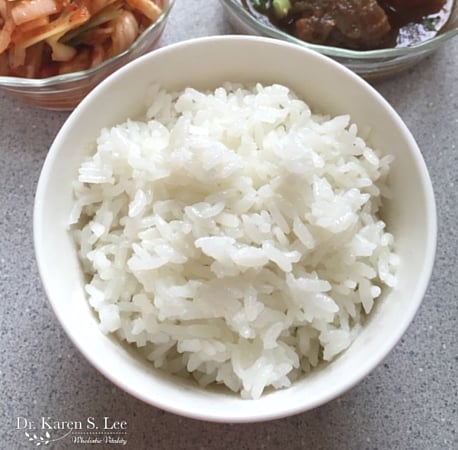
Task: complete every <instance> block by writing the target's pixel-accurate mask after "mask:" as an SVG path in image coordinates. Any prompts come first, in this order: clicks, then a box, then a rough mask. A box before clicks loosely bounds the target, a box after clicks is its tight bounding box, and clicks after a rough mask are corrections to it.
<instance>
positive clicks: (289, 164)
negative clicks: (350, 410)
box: [71, 84, 399, 398]
mask: <svg viewBox="0 0 458 450" xmlns="http://www.w3.org/2000/svg"><path fill="white" fill-rule="evenodd" d="M151 98H152V99H153V100H152V102H151V105H150V106H149V108H148V110H147V112H146V115H145V117H143V118H141V120H127V121H126V122H125V123H122V124H120V125H117V126H114V127H113V128H109V129H108V128H107V129H103V130H102V131H101V133H100V136H99V137H98V139H97V144H96V148H94V155H93V156H92V157H91V158H89V159H88V160H87V161H85V162H84V163H83V164H82V165H81V168H80V170H79V178H78V181H76V182H75V184H74V193H75V197H76V200H75V204H74V210H73V212H72V218H71V222H72V229H73V233H74V236H75V239H76V242H77V245H78V249H79V255H80V258H81V261H82V265H83V268H84V272H85V273H86V274H87V276H88V281H89V282H88V284H87V285H86V291H87V295H88V299H89V303H90V305H91V306H92V307H93V308H94V309H95V310H96V311H97V313H98V317H99V319H100V328H101V330H102V331H103V332H104V333H115V334H116V335H117V336H118V337H119V338H120V339H121V340H125V341H127V342H129V343H132V344H134V345H136V346H137V347H138V348H139V350H140V351H141V352H142V354H144V356H145V357H146V358H147V359H149V360H150V361H151V362H152V363H153V364H154V366H156V367H160V368H162V369H164V370H166V371H168V372H171V373H176V374H180V375H182V374H187V375H189V374H191V375H192V376H193V377H194V378H195V379H196V380H197V381H198V382H199V383H200V384H201V385H203V386H206V385H208V384H210V383H223V384H225V385H226V386H227V387H228V388H229V389H231V390H233V391H235V392H240V394H241V395H242V397H244V398H258V397H259V396H260V395H261V394H262V393H263V391H264V389H265V388H267V387H269V386H270V387H273V388H283V387H287V386H290V384H291V383H292V382H293V381H294V380H296V379H297V378H298V377H300V376H301V375H302V374H304V373H306V372H309V371H310V370H312V369H313V368H314V367H316V366H317V365H318V364H319V363H320V361H323V360H324V361H330V360H332V359H333V358H334V357H335V356H336V355H338V354H339V353H340V352H342V351H343V350H345V349H346V348H347V347H348V346H349V345H350V343H351V342H352V340H353V339H354V337H355V335H356V334H357V333H358V331H359V329H360V328H361V325H362V322H363V320H364V318H365V316H366V315H367V314H368V313H369V312H370V311H371V309H372V307H373V304H374V301H375V300H376V299H377V298H378V297H380V296H381V294H382V292H383V291H384V290H385V289H387V288H390V287H392V286H394V285H395V283H396V267H397V266H398V264H399V260H398V257H397V256H396V254H395V253H394V250H393V248H394V243H393V236H392V235H391V234H390V233H388V232H387V231H386V230H385V223H384V222H383V221H382V220H381V218H380V217H379V216H378V211H379V208H380V206H381V200H382V198H383V197H384V196H386V195H387V189H386V186H385V181H386V176H387V174H388V171H389V164H390V162H391V161H392V157H391V156H389V155H385V156H383V155H381V154H380V153H379V152H377V151H376V150H374V149H372V148H370V147H369V146H368V145H367V144H366V142H365V141H364V140H363V138H362V137H360V136H359V135H358V130H357V127H356V125H354V124H351V121H350V117H349V116H348V115H343V116H338V117H328V116H323V115H317V114H314V113H312V112H311V110H310V108H309V107H308V106H307V104H306V103H304V102H303V101H302V100H300V99H298V98H297V97H296V96H295V94H294V93H293V92H291V91H290V90H289V89H288V88H286V87H284V86H281V85H272V86H265V87H264V86H262V85H260V84H257V85H255V86H250V87H246V86H241V85H234V84H225V85H224V86H223V87H219V88H217V89H215V90H214V91H212V92H200V91H197V90H195V89H192V88H187V89H185V90H184V91H182V92H167V91H165V90H161V89H159V88H157V87H156V88H154V89H153V90H152V92H151Z"/></svg>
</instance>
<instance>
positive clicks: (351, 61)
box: [220, 0, 458, 79]
mask: <svg viewBox="0 0 458 450" xmlns="http://www.w3.org/2000/svg"><path fill="white" fill-rule="evenodd" d="M220 1H221V4H222V6H223V8H224V10H225V13H226V16H227V18H228V20H229V22H230V23H231V24H232V26H233V27H234V29H235V30H236V31H237V32H239V33H242V34H254V35H260V36H267V37H272V38H276V39H281V40H283V41H288V42H293V43H296V44H298V45H301V46H303V47H307V48H310V49H312V50H315V51H318V52H319V53H322V54H324V55H327V56H329V57H331V58H333V59H335V60H336V61H338V62H340V63H342V64H344V65H345V66H347V67H348V68H349V69H351V70H352V71H354V72H356V73H358V74H359V75H361V76H362V77H364V78H366V79H373V78H379V77H384V76H391V75H394V74H396V73H399V72H401V71H403V70H405V69H407V68H409V67H411V66H413V65H414V64H416V63H418V62H419V61H420V60H421V59H423V58H424V57H425V56H427V55H429V54H430V53H432V52H433V51H434V50H436V49H437V48H439V47H440V46H441V45H443V44H444V43H445V42H446V41H448V40H449V39H451V38H452V37H454V36H456V35H457V34H458V2H457V1H455V2H454V3H453V6H452V11H451V16H450V19H449V20H448V21H447V23H446V25H445V26H444V27H443V28H442V29H441V31H440V32H439V33H438V34H437V35H436V36H435V37H434V38H432V39H429V40H426V41H424V42H422V43H421V44H417V45H413V46H410V47H403V48H387V49H380V50H365V51H361V50H348V49H344V48H339V47H332V46H326V45H318V44H310V43H307V42H304V41H302V40H300V39H297V38H295V37H293V36H292V35H290V34H288V33H286V32H283V31H281V30H279V29H278V28H275V27H274V26H273V25H269V24H268V23H267V21H266V22H261V21H259V20H258V19H256V18H255V17H254V16H253V15H252V14H251V13H250V12H249V11H247V9H245V7H244V6H243V5H242V3H241V0H220Z"/></svg>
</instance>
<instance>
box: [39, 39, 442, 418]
mask: <svg viewBox="0 0 458 450" xmlns="http://www.w3.org/2000/svg"><path fill="white" fill-rule="evenodd" d="M224 41H234V42H236V43H237V44H238V45H243V44H244V43H246V42H248V41H250V42H251V41H257V42H260V43H265V44H268V45H275V46H278V47H283V48H286V47H289V48H291V49H294V50H295V51H299V52H303V53H307V54H309V56H313V58H315V59H317V60H322V61H323V62H326V64H328V65H333V66H334V68H335V69H336V70H338V71H341V72H344V73H345V76H347V77H350V78H353V80H354V82H356V83H359V84H360V86H362V87H363V88H364V89H366V90H368V91H369V92H370V95H372V96H375V98H376V99H377V101H379V102H381V104H382V105H383V107H384V108H388V112H389V114H391V115H392V116H395V117H396V118H398V119H399V120H400V122H399V126H400V128H401V130H402V132H403V133H404V134H405V135H406V138H407V139H408V142H409V148H412V152H413V153H414V155H415V157H416V161H417V162H418V169H419V171H420V176H421V180H422V188H423V189H424V195H425V197H426V205H425V208H426V213H427V218H426V220H425V224H426V227H427V229H428V231H429V234H428V237H427V239H426V241H427V243H426V246H425V255H426V256H425V258H424V262H423V264H422V266H421V274H420V275H421V276H420V277H419V279H418V283H417V285H416V289H415V293H416V295H415V297H414V301H413V302H411V304H410V306H409V308H406V311H407V313H406V314H405V317H404V318H403V321H402V322H400V323H399V324H398V326H397V327H396V329H395V330H394V331H395V332H394V333H392V334H391V335H390V336H389V337H388V338H387V339H386V340H385V341H384V343H383V345H382V346H381V347H378V348H377V351H374V352H373V354H372V355H371V357H370V358H368V359H367V360H366V361H365V362H364V364H363V367H360V368H359V370H358V373H357V376H352V377H350V378H348V379H346V380H344V381H342V383H339V384H338V385H337V386H332V387H331V388H330V389H329V391H328V392H327V393H326V395H323V396H321V397H320V398H319V399H318V400H316V401H314V402H309V403H308V404H307V405H306V406H304V404H303V403H298V402H296V403H294V404H287V405H279V409H278V410H275V411H271V410H265V409H263V410H262V412H257V413H253V412H252V410H251V409H250V408H247V410H244V409H243V408H242V409H243V410H240V411H238V412H237V414H234V413H233V414H230V413H227V412H226V411H224V410H222V409H219V410H218V411H219V412H218V413H211V412H208V411H205V410H199V409H198V408H197V407H196V406H195V405H184V406H183V405H182V404H181V403H178V404H176V403H174V402H173V401H171V400H170V401H167V400H164V396H159V398H154V399H152V398H151V397H148V396H147V395H145V394H144V393H142V392H140V391H139V389H138V388H137V387H136V386H135V385H134V384H133V383H129V382H128V381H126V379H125V378H123V377H120V376H118V375H117V373H116V372H113V373H111V372H110V370H109V369H108V368H107V367H106V366H105V365H104V362H103V361H102V360H101V359H100V358H99V359H97V358H96V357H95V355H94V354H92V353H91V352H92V350H91V349H88V348H86V347H84V346H83V345H82V342H81V339H80V338H79V336H80V334H81V332H80V331H78V332H77V331H75V327H76V325H74V324H73V323H70V322H68V323H67V322H64V321H63V320H62V319H61V317H60V316H59V314H58V304H59V303H60V302H61V300H59V299H58V300H56V299H55V297H54V296H53V295H52V291H51V289H50V286H49V283H48V282H47V277H46V274H47V272H48V270H49V269H48V268H47V267H46V265H45V261H44V255H45V253H46V245H45V240H44V239H42V237H43V235H44V230H45V224H44V220H43V217H44V215H45V212H46V209H47V207H46V193H47V190H48V186H47V184H48V179H49V177H50V175H51V174H52V171H53V167H54V163H55V159H56V157H57V155H58V153H59V148H60V145H61V142H60V141H61V140H62V139H63V138H64V137H65V135H66V133H68V130H69V129H70V128H71V127H72V126H73V121H74V120H76V117H77V115H78V114H79V112H80V111H84V109H85V108H86V105H90V104H91V102H92V101H93V98H95V97H97V96H98V95H99V92H101V91H103V90H105V89H106V87H108V86H109V85H110V84H111V82H112V81H114V80H116V79H117V78H119V77H122V76H123V75H124V74H125V73H127V72H130V71H133V70H135V68H136V67H137V66H141V65H142V64H144V61H146V60H147V59H157V58H158V57H159V56H160V55H166V54H167V53H169V52H173V51H174V50H175V49H176V48H180V49H186V48H190V47H191V48H192V47H193V46H196V45H197V46H199V45H206V44H211V45H212V46H214V45H215V44H218V43H220V42H224ZM33 238H34V250H35V257H36V261H37V266H38V271H39V274H40V278H41V282H42V285H43V288H44V291H45V293H46V296H47V298H48V301H49V303H50V304H51V307H52V309H53V311H54V313H55V316H56V318H57V319H58V322H59V323H60V325H61V326H62V327H63V329H64V330H65V332H66V334H67V336H68V337H69V338H70V340H71V341H72V342H73V344H74V345H75V347H76V348H77V349H78V350H79V351H80V353H81V354H82V355H83V356H84V357H85V359H86V360H88V361H89V362H90V364H91V365H92V366H93V367H95V368H96V369H97V370H98V371H99V372H100V373H101V374H102V375H103V376H104V377H106V378H107V379H108V380H110V381H111V382H113V383H114V384H115V385H117V386H118V387H120V388H121V389H122V390H124V391H125V392H127V393H129V394H130V395H132V396H134V397H135V398H137V399H140V400H142V401H144V402H145V403H147V404H149V405H152V406H155V407H159V408H161V409H163V410H165V411H168V412H171V413H174V414H177V415H181V416H185V417H189V418H192V419H198V420H205V421H211V422H220V423H253V422H261V421H268V420H273V419H280V418H283V417H287V416H292V415H295V414H299V413H301V412H305V411H308V410H311V409H313V408H316V407H318V406H321V405H323V404H325V403H327V402H329V401H331V400H333V399H335V398H336V397H338V396H340V395H342V394H343V393H344V392H346V391H348V390H349V389H351V388H352V387H354V386H355V385H356V384H358V383H359V382H361V380H362V379H364V378H365V377H366V376H367V375H368V374H369V373H370V372H371V371H373V370H374V369H375V367H376V366H377V365H378V364H380V363H381V362H382V361H383V359H384V358H385V357H386V356H387V355H388V354H389V353H390V352H391V351H392V350H393V348H394V347H395V345H396V344H397V343H398V342H399V340H400V339H401V337H402V336H403V335H404V333H405V331H406V330H407V328H408V327H409V326H410V324H411V322H412V320H413V318H414V316H415V314H416V313H417V311H418V309H419V307H420V305H421V303H422V300H423V298H424V295H425V292H426V289H427V287H428V285H429V281H430V277H431V274H432V270H433V267H434V261H435V252H436V245H437V213H436V203H435V197H434V193H433V186H432V182H431V179H430V176H429V173H428V169H427V166H426V163H425V161H424V159H423V157H422V154H421V152H420V150H419V148H418V146H417V144H416V141H415V139H414V137H413V136H412V134H411V132H410V131H409V129H408V128H407V125H406V124H405V123H404V121H403V120H402V118H400V116H399V114H398V113H397V112H396V111H395V110H394V108H393V107H392V106H391V105H390V104H389V103H388V101H387V100H386V99H385V98H384V97H383V96H382V95H381V94H380V93H379V92H378V91H377V90H376V89H375V88H373V87H372V86H371V85H370V84H369V83H368V82H366V81H364V80H363V79H362V78H360V77H359V76H358V75H356V74H355V73H354V72H352V71H351V70H350V69H348V68H346V67H345V66H343V65H341V64H339V63H337V62H335V61H333V60H332V59H330V58H328V57H326V56H324V55H321V54H319V53H317V52H315V51H312V50H310V49H307V48H304V47H303V48H298V47H297V46H296V45H294V44H292V43H288V42H284V41H279V40H275V39H272V38H267V37H259V36H243V35H242V36H240V35H222V36H209V37H200V38H194V39H189V40H186V41H181V42H178V43H175V44H171V45H169V46H166V47H163V48H160V49H158V50H157V51H155V52H153V53H149V54H146V55H143V56H141V57H139V58H137V59H135V60H134V61H131V62H129V63H128V64H126V65H125V66H123V67H122V68H121V69H118V70H117V71H116V72H114V73H113V74H111V75H109V76H108V77H107V78H106V79H105V80H104V81H103V82H102V83H101V84H99V85H98V86H96V87H95V88H94V90H93V91H91V93H90V94H88V96H86V97H85V98H84V99H83V101H82V102H81V103H80V104H79V105H78V106H77V107H76V108H75V110H74V111H73V112H72V113H71V114H70V116H69V117H68V118H67V119H66V121H65V123H64V125H63V127H62V128H61V130H60V131H59V132H58V134H57V136H56V137H55V139H54V142H53V144H52V145H51V148H50V151H49V153H48V155H47V157H46V160H45V162H44V164H43V167H42V171H41V174H40V177H39V181H38V185H37V189H36V194H35V202H34V210H33ZM277 392H279V391H277ZM261 399H262V397H261ZM243 401H249V402H254V403H255V404H257V403H256V402H259V400H243ZM305 403H307V402H305Z"/></svg>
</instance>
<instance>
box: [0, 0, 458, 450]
mask: <svg viewBox="0 0 458 450" xmlns="http://www.w3.org/2000/svg"><path fill="white" fill-rule="evenodd" d="M231 32H233V30H232V29H231V28H230V26H229V25H228V24H227V22H226V21H225V17H224V15H223V11H222V8H221V6H220V4H219V2H217V1H216V0H211V1H206V0H193V1H192V2H191V1H189V0H177V3H176V5H175V8H174V11H173V12H172V15H171V18H170V22H169V25H168V27H167V29H166V32H165V35H164V36H163V39H162V45H167V44H171V43H173V42H176V41H180V40H184V39H188V38H193V37H198V36H203V35H212V34H223V33H231ZM374 86H375V87H376V89H378V90H379V91H380V92H381V93H382V94H383V95H384V96H385V97H386V98H387V99H388V101H389V102H391V104H392V105H393V106H394V108H395V109H396V110H397V111H398V112H399V113H400V115H401V116H402V117H403V119H404V120H405V122H406V123H407V125H408V126H409V127H410V129H411V131H412V133H413V135H414V136H415V138H416V139H417V142H418V144H419V146H420V148H421V150H422V152H423V155H424V158H425V160H426V163H427V166H428V168H429V170H430V174H431V177H432V180H433V184H434V188H435V195H436V201H437V208H438V216H439V217H438V219H439V238H438V249H437V256H436V264H435V268H434V272H433V275H432V279H431V282H430V285H429V288H428V291H427V293H426V296H425V298H424V301H423V304H422V306H421V308H420V310H419V312H418V314H417V315H416V317H415V319H414V321H413V323H412V324H411V326H410V327H409V329H408V331H407V332H406V334H405V335H404V337H403V338H402V340H401V341H400V343H399V344H398V345H397V346H396V348H395V349H394V350H393V351H392V352H391V353H390V355H389V356H388V357H387V358H386V360H385V361H384V362H383V363H382V364H380V366H379V367H378V368H376V369H375V370H374V371H373V372H372V373H371V374H370V375H369V376H368V377H367V378H366V379H365V380H364V381H362V382H361V383H360V384H358V385H357V386H356V387H354V388H353V389H352V390H350V391H349V392H347V393H346V394H345V395H343V396H341V397H340V398H338V399H336V400H334V401H332V402H330V403H328V404H326V405H324V406H322V407H319V408H317V409H315V410H313V411H310V412H306V413H303V414H300V415H297V416H294V417H290V418H286V419H281V420H276V421H272V422H267V423H258V424H246V425H229V424H213V423H205V422H199V421H195V420H191V419H187V418H182V417H178V416H175V415H172V414H169V413H166V412H163V411H161V410H158V409H155V408H153V407H151V406H148V405H146V404H144V403H142V402H141V401H139V400H137V399H135V398H133V397H131V396H130V395H128V394H126V393H124V392H123V391H121V390H119V389H118V388H117V387H115V386H114V385H113V384H111V383H110V382H109V381H108V380H106V379H105V378H104V377H103V376H102V375H100V374H99V373H98V372H97V371H96V370H95V369H94V368H92V366H90V365H89V363H88V362H87V361H86V360H85V359H84V358H83V357H82V356H81V355H80V354H79V353H78V351H77V350H76V348H75V347H74V346H73V345H72V343H71V342H70V341H69V339H68V338H67V336H66V335H65V334H64V332H63V330H62V328H61V327H60V325H59V323H58V322H57V320H56V318H55V317H54V315H53V312H52V311H51V308H50V306H49V305H48V302H47V299H46V297H45V294H44V292H43V289H42V287H41V283H40V279H39V276H38V273H37V268H36V263H35V258H34V251H33V239H32V210H33V199H34V193H35V188H36V184H37V180H38V177H39V173H40V170H41V166H42V164H43V162H44V159H45V157H46V153H47V151H48V148H49V146H50V144H51V142H52V140H53V138H54V136H55V134H56V133H57V131H58V130H59V128H60V127H61V125H62V124H63V122H64V121H65V119H66V117H67V115H68V113H65V112H52V111H42V110H38V109H34V108H31V107H28V106H25V105H23V104H22V103H20V102H18V101H16V100H14V99H11V98H9V97H7V96H5V95H3V94H0V135H1V138H2V139H1V141H0V158H1V162H0V236H1V246H0V264H1V271H0V293H1V294H0V295H1V301H0V311H1V313H0V332H1V341H0V350H1V351H0V415H1V420H0V448H1V449H26V448H33V447H34V444H33V442H29V441H28V440H27V437H26V436H25V431H26V430H24V429H22V427H23V426H24V425H25V423H26V421H29V422H30V421H31V420H33V421H41V420H42V418H45V419H46V418H47V417H53V418H54V419H57V420H60V421H64V420H66V421H86V420H87V419H88V418H89V419H90V418H95V419H96V420H98V419H99V418H100V419H103V417H109V418H110V419H109V420H117V421H126V422H127V430H128V435H127V445H126V447H125V448H132V449H143V448H144V449H146V448H151V449H155V450H162V449H164V450H166V449H167V450H168V449H171V450H172V449H178V450H180V449H238V450H244V449H260V448H264V449H280V448H282V449H288V450H291V449H349V450H353V449H355V450H359V449H374V450H375V449H379V450H381V449H390V450H392V449H415V450H418V449H427V450H433V449H438V450H439V449H440V450H443V449H458V411H457V409H458V393H457V379H458V370H457V367H458V344H457V342H458V335H457V330H458V275H457V265H458V194H457V192H458V175H457V174H458V171H457V167H458V40H457V39H455V40H454V41H452V42H449V43H447V45H446V46H445V48H444V49H441V50H439V51H438V52H436V53H435V54H434V55H432V56H430V57H428V58H427V59H426V60H424V61H423V62H421V63H420V64H419V65H418V66H416V67H415V68H414V69H411V70H409V71H407V72H406V73H403V74H402V75H399V76H397V77H396V78H393V79H389V80H384V81H378V82H374ZM18 428H19V429H18ZM119 445H120V444H115V443H112V444H109V445H106V446H105V445H102V444H100V445H96V444H93V445H87V446H85V445H78V444H75V443H72V442H71V440H70V439H62V440H61V441H59V442H56V443H55V445H54V447H52V445H48V446H46V447H47V448H50V447H52V448H59V449H67V448H86V447H90V448H96V449H98V448H100V449H101V448H117V446H119Z"/></svg>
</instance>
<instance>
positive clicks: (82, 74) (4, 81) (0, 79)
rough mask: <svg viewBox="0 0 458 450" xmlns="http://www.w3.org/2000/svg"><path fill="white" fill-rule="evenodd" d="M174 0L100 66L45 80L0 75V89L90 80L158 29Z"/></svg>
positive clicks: (166, 1) (168, 1)
mask: <svg viewBox="0 0 458 450" xmlns="http://www.w3.org/2000/svg"><path fill="white" fill-rule="evenodd" d="M175 1H176V0H165V5H164V7H163V9H162V12H161V14H160V15H159V17H158V18H157V19H156V20H155V21H154V22H153V23H152V24H150V25H149V26H148V27H147V28H145V30H143V32H142V33H141V34H140V35H139V36H138V37H137V39H135V41H134V42H133V43H132V44H131V45H130V47H129V48H127V49H126V50H124V51H123V52H121V53H118V54H117V55H115V56H112V57H111V58H109V59H106V60H105V61H103V62H101V63H100V64H98V65H96V66H94V67H91V68H90V69H86V70H79V71H77V72H70V73H65V74H61V75H53V76H52V77H46V78H23V77H14V76H7V75H0V88H1V87H14V88H21V87H22V88H37V89H40V88H49V87H53V86H56V85H61V84H67V83H73V82H76V81H81V80H84V79H87V78H90V77H92V76H94V75H96V74H97V73H99V72H102V71H103V70H104V69H106V68H107V67H109V66H111V65H112V64H113V65H116V63H118V62H120V61H121V60H122V59H123V58H125V57H126V56H128V55H130V54H131V53H133V52H135V50H137V48H139V47H141V45H142V44H143V43H144V42H145V41H146V40H147V39H148V37H149V35H150V33H152V32H154V30H156V29H157V28H160V27H161V26H162V24H163V23H164V22H165V21H166V20H167V17H168V16H169V14H170V12H171V10H172V8H173V6H174V4H175Z"/></svg>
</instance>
